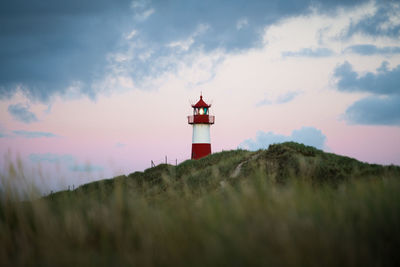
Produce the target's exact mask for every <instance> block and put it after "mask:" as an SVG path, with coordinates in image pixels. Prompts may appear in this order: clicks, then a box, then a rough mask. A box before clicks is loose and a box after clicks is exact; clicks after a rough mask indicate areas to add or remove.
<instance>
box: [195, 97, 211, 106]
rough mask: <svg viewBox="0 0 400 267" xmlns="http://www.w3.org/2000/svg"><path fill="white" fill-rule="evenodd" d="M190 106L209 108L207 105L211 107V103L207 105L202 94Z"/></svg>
mask: <svg viewBox="0 0 400 267" xmlns="http://www.w3.org/2000/svg"><path fill="white" fill-rule="evenodd" d="M192 107H194V108H209V107H211V105H208V104H207V103H206V102H204V100H203V96H202V95H200V100H199V101H197V103H196V104H194V105H192Z"/></svg>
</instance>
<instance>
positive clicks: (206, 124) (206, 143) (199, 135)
mask: <svg viewBox="0 0 400 267" xmlns="http://www.w3.org/2000/svg"><path fill="white" fill-rule="evenodd" d="M210 107H211V105H208V104H207V103H206V102H204V100H203V96H202V95H200V100H199V101H198V102H197V103H196V104H195V105H192V108H193V115H192V116H188V123H189V124H192V125H193V137H192V159H199V158H202V157H205V156H207V155H209V154H211V139H210V125H211V124H214V120H215V117H214V116H211V115H209V114H210V112H209V111H210Z"/></svg>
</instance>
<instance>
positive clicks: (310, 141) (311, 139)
mask: <svg viewBox="0 0 400 267" xmlns="http://www.w3.org/2000/svg"><path fill="white" fill-rule="evenodd" d="M288 141H294V142H298V143H302V144H305V145H309V146H314V147H316V148H319V149H323V148H325V141H326V136H325V135H324V134H323V133H322V131H321V130H318V129H316V128H314V127H302V128H300V129H298V130H293V131H292V134H291V135H289V136H286V135H281V134H275V133H273V132H262V131H259V132H257V135H256V137H255V138H254V139H247V140H244V141H243V142H242V143H240V144H239V148H244V149H248V150H258V149H266V148H268V146H269V145H271V144H276V143H283V142H288Z"/></svg>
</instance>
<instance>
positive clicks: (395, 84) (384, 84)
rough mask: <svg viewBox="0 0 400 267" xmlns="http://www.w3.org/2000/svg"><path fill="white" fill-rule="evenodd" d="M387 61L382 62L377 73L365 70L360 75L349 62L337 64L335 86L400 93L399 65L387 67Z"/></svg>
mask: <svg viewBox="0 0 400 267" xmlns="http://www.w3.org/2000/svg"><path fill="white" fill-rule="evenodd" d="M388 64H389V63H388V62H386V61H384V62H382V65H381V66H380V67H379V68H378V69H377V73H372V72H367V73H366V74H365V75H363V76H360V75H358V73H357V72H355V71H354V70H353V67H352V66H351V64H350V63H349V62H347V61H346V62H345V63H343V64H342V65H339V66H338V67H337V68H336V69H335V71H334V77H335V78H337V79H338V82H337V86H338V89H339V90H341V91H346V92H369V93H375V94H380V95H383V94H385V95H387V94H400V65H398V66H397V67H395V68H393V69H392V70H389V69H388Z"/></svg>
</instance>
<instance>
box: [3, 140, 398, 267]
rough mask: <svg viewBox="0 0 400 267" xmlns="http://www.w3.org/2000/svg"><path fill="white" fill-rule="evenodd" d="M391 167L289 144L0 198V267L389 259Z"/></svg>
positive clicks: (387, 262) (393, 207)
mask: <svg viewBox="0 0 400 267" xmlns="http://www.w3.org/2000/svg"><path fill="white" fill-rule="evenodd" d="M399 178H400V167H397V166H380V165H370V164H366V163H361V162H359V161H357V160H354V159H351V158H347V157H341V156H338V155H334V154H328V153H324V152H322V151H320V150H317V149H315V148H313V147H308V146H304V145H300V144H296V143H284V144H279V145H272V146H270V147H269V149H268V150H260V151H256V152H249V151H244V150H235V151H225V152H221V153H216V154H213V155H210V156H208V157H206V158H203V159H201V160H197V161H191V160H189V161H185V162H183V163H181V164H180V165H178V166H171V165H166V164H161V165H158V166H156V167H154V168H151V169H147V170H146V171H144V172H135V173H132V174H130V175H128V176H119V177H116V178H114V179H109V180H103V181H98V182H94V183H90V184H87V185H84V186H81V187H79V188H78V189H77V190H74V191H64V192H58V193H56V194H52V195H50V196H47V197H45V198H42V199H39V200H35V201H29V202H23V203H18V202H15V201H13V199H12V198H10V197H9V198H7V197H5V198H3V201H2V202H0V265H27V264H31V265H42V266H54V265H72V264H77V265H138V266H221V265H224V266H245V265H252V266H265V265H272V266H277V265H278V266H391V265H393V266H394V265H398V264H399V263H400V257H399V256H398V253H397V252H398V251H397V248H398V247H400V180H399Z"/></svg>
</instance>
